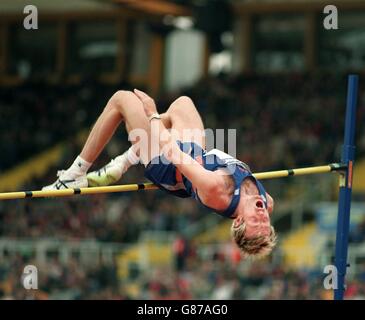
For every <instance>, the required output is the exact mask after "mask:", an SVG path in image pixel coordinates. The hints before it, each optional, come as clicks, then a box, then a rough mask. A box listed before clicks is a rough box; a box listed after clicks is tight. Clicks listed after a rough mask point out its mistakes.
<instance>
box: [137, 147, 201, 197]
mask: <svg viewBox="0 0 365 320" xmlns="http://www.w3.org/2000/svg"><path fill="white" fill-rule="evenodd" d="M176 143H177V144H178V145H179V147H180V149H181V151H183V152H185V153H186V154H188V155H189V156H191V157H192V158H194V159H195V158H197V157H199V156H200V157H201V156H203V155H204V153H205V151H204V150H203V149H202V147H201V146H199V145H198V144H196V143H194V142H181V141H176ZM144 176H145V177H146V178H147V179H149V180H150V181H151V182H153V183H154V184H155V185H157V186H158V187H159V188H160V189H161V190H164V191H166V192H168V193H170V194H173V195H174V196H177V197H180V198H188V197H191V196H192V194H191V192H189V190H187V189H186V187H185V184H184V180H185V179H186V178H185V177H183V176H182V175H181V173H180V172H179V171H178V170H177V169H176V167H175V165H173V164H172V163H171V162H168V161H167V160H166V158H165V157H164V156H163V155H161V156H158V157H156V158H154V159H153V160H152V161H151V162H150V163H149V164H148V165H147V167H146V169H145V172H144Z"/></svg>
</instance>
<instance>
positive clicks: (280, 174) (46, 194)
mask: <svg viewBox="0 0 365 320" xmlns="http://www.w3.org/2000/svg"><path fill="white" fill-rule="evenodd" d="M346 169H347V166H346V164H343V163H331V164H327V165H323V166H316V167H306V168H297V169H287V170H279V171H267V172H258V173H253V176H254V177H255V178H257V179H259V180H267V179H277V178H285V177H290V176H303V175H310V174H318V173H328V172H333V171H342V170H346ZM156 189H158V187H157V186H156V185H154V184H153V183H138V184H137V183H136V184H126V185H115V186H105V187H89V188H75V189H62V190H47V191H42V190H36V191H18V192H5V193H0V200H14V199H24V198H51V197H66V196H72V195H79V194H80V195H90V194H101V193H114V192H128V191H139V190H156Z"/></svg>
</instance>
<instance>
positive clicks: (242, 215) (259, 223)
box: [235, 194, 272, 238]
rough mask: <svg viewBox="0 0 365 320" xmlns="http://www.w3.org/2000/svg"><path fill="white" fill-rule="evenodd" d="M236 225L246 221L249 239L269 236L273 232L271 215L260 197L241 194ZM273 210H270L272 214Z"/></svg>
mask: <svg viewBox="0 0 365 320" xmlns="http://www.w3.org/2000/svg"><path fill="white" fill-rule="evenodd" d="M237 209H238V211H237V217H236V219H235V224H237V225H238V224H241V223H242V221H245V224H246V235H247V237H249V238H250V237H254V236H259V235H262V236H268V235H269V234H270V232H271V225H270V214H269V210H268V209H266V207H265V203H264V201H263V200H262V198H261V196H259V195H247V194H241V199H240V203H239V206H238V208H237ZM271 212H272V210H270V213H271Z"/></svg>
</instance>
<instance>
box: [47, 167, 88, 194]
mask: <svg viewBox="0 0 365 320" xmlns="http://www.w3.org/2000/svg"><path fill="white" fill-rule="evenodd" d="M57 177H59V178H58V179H57V180H56V182H54V183H52V184H50V185H48V186H46V187H43V188H42V190H43V191H50V190H62V189H75V188H86V187H87V186H88V183H87V178H86V175H82V176H79V177H71V176H70V174H68V173H67V172H66V171H65V170H61V171H58V172H57Z"/></svg>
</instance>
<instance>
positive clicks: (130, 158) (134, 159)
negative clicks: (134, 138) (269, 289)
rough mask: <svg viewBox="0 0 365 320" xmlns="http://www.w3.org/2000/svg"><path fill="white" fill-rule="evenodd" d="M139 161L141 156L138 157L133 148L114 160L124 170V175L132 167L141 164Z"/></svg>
mask: <svg viewBox="0 0 365 320" xmlns="http://www.w3.org/2000/svg"><path fill="white" fill-rule="evenodd" d="M139 160H140V159H139V156H137V154H136V153H135V152H134V150H133V146H132V147H130V148H129V149H128V150H127V151H126V152H124V153H123V154H122V155H120V156H118V157H116V158H115V159H114V161H115V162H116V163H117V164H118V165H120V167H121V168H122V174H124V173H125V172H126V171H127V170H128V169H129V168H130V167H131V166H133V165H136V164H137V163H139Z"/></svg>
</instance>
